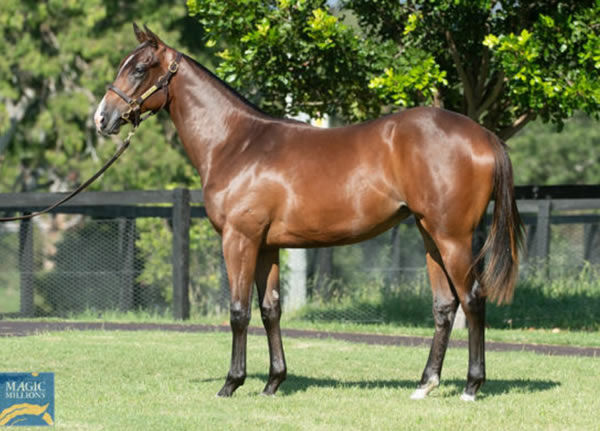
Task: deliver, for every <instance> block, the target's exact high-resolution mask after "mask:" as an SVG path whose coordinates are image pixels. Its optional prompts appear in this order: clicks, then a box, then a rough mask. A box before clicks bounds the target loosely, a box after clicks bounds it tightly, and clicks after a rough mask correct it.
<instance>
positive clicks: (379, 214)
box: [266, 203, 410, 248]
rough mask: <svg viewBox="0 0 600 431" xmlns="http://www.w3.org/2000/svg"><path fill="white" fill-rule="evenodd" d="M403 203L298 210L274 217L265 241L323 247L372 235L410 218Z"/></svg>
mask: <svg viewBox="0 0 600 431" xmlns="http://www.w3.org/2000/svg"><path fill="white" fill-rule="evenodd" d="M408 215H410V211H409V210H408V207H407V206H406V204H404V203H399V204H398V203H397V204H395V205H394V206H388V208H386V207H385V206H380V207H379V208H371V209H370V210H369V209H365V210H360V209H358V208H357V207H356V206H354V207H352V206H346V207H344V206H341V207H335V208H331V207H329V208H328V207H324V208H321V209H320V210H318V211H308V210H306V211H302V210H299V211H297V212H294V213H293V214H290V215H288V216H287V217H281V218H279V219H277V220H274V221H273V223H272V224H271V226H270V227H269V229H268V231H267V235H266V244H267V245H268V246H274V247H290V248H293V247H323V246H330V245H343V244H352V243H356V242H359V241H363V240H365V239H368V238H372V237H374V236H376V235H378V234H380V233H382V232H384V231H386V230H387V229H389V228H391V227H393V226H394V225H396V224H397V223H398V222H399V221H400V220H402V219H404V218H406V217H408Z"/></svg>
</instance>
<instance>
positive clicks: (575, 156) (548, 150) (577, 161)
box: [510, 114, 600, 185]
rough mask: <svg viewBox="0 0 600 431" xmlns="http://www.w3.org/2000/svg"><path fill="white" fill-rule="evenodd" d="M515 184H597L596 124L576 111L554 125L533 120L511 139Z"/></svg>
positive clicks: (599, 142)
mask: <svg viewBox="0 0 600 431" xmlns="http://www.w3.org/2000/svg"><path fill="white" fill-rule="evenodd" d="M511 148H512V149H511V151H510V157H511V159H512V161H513V168H514V172H515V183H516V184H548V185H550V184H596V183H600V127H598V123H597V122H595V121H593V120H592V119H591V118H589V117H587V116H585V115H583V114H576V115H575V116H574V117H573V118H572V119H570V120H568V121H566V122H565V126H564V130H563V131H562V132H561V133H558V132H557V131H556V127H553V126H550V125H548V124H543V123H542V122H541V121H535V122H533V123H531V124H529V125H528V126H527V127H526V128H525V129H524V130H523V131H522V132H521V133H519V134H518V135H517V136H515V137H514V138H513V139H512V140H511Z"/></svg>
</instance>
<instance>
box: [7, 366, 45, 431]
mask: <svg viewBox="0 0 600 431" xmlns="http://www.w3.org/2000/svg"><path fill="white" fill-rule="evenodd" d="M50 425H54V373H0V426H50Z"/></svg>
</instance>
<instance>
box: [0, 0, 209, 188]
mask: <svg viewBox="0 0 600 431" xmlns="http://www.w3.org/2000/svg"><path fill="white" fill-rule="evenodd" d="M134 19H136V20H139V21H141V22H146V23H148V24H149V25H150V26H152V27H153V28H154V29H155V30H156V31H157V32H160V34H161V36H163V37H164V38H165V40H171V41H172V42H173V43H174V44H175V43H177V44H178V46H180V47H182V48H184V49H186V50H187V51H188V52H190V54H192V55H194V56H200V55H201V52H202V51H201V50H200V49H198V47H199V45H198V44H197V43H195V41H196V35H197V34H198V32H199V29H198V25H197V24H196V23H195V22H194V21H193V20H191V19H189V18H188V17H187V12H186V10H185V6H184V5H182V4H181V3H180V2H177V1H174V0H173V1H162V0H161V1H158V0H140V1H135V2H122V1H119V0H109V1H100V0H91V1H85V2H61V1H44V2H37V1H4V2H2V3H1V6H0V32H1V33H2V38H0V55H1V56H2V62H0V163H1V165H0V187H1V188H3V189H4V191H8V190H11V189H14V190H24V189H27V190H31V189H46V188H48V186H50V185H51V186H52V187H51V188H52V189H53V190H56V189H59V190H60V189H68V188H72V187H73V183H77V182H81V181H83V180H84V179H86V177H88V176H90V175H91V174H92V173H93V172H95V171H96V170H98V168H99V167H100V166H101V165H102V163H103V162H104V161H105V160H106V159H107V158H108V157H110V155H111V154H112V153H113V152H114V151H115V142H114V141H113V140H111V139H106V138H102V137H100V136H98V135H97V133H96V131H95V127H94V124H93V121H92V115H93V112H94V110H95V108H96V106H97V104H98V103H99V101H100V98H101V97H102V95H103V94H104V92H105V86H106V84H107V83H109V82H111V81H112V80H113V79H114V76H115V72H116V68H117V65H118V64H119V61H120V60H121V59H122V58H123V56H124V55H125V54H126V53H127V52H129V51H131V49H132V48H133V47H134V46H135V44H136V43H137V42H136V41H135V37H134V36H133V32H132V30H131V23H132V21H133V20H134ZM175 136H176V133H175V130H174V128H173V127H172V125H171V124H170V122H169V121H168V118H167V116H166V115H165V114H163V115H161V116H160V118H156V119H152V120H149V121H148V122H147V123H144V127H143V128H141V129H140V131H139V132H138V135H137V136H136V138H134V141H133V142H132V145H131V147H130V149H129V150H128V152H127V153H126V154H125V155H124V156H123V157H122V159H121V160H119V163H117V164H116V165H115V166H114V167H112V168H111V169H110V170H109V171H108V172H107V173H105V174H104V176H103V179H102V181H99V182H97V183H96V184H94V186H93V187H94V188H96V189H99V188H102V187H105V188H110V189H111V190H114V189H119V188H121V189H131V188H163V187H165V186H168V185H169V184H172V183H177V184H182V183H183V184H186V185H194V184H198V183H199V182H198V180H197V176H196V175H195V173H194V171H193V168H192V167H191V165H189V163H187V161H186V159H185V157H184V155H183V151H181V150H179V148H178V146H177V147H176V148H177V149H176V150H171V151H165V148H166V147H167V146H168V145H169V144H172V145H173V146H175V141H176V138H175ZM2 159H3V161H1V160H2ZM158 160H160V163H157V161H158ZM19 177H20V178H21V181H19V182H18V183H17V184H15V179H17V178H19ZM25 178H28V180H27V181H25V180H24V179H25Z"/></svg>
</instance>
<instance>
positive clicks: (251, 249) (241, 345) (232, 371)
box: [217, 229, 258, 397]
mask: <svg viewBox="0 0 600 431" xmlns="http://www.w3.org/2000/svg"><path fill="white" fill-rule="evenodd" d="M257 253H258V245H257V244H255V241H252V240H250V239H249V238H248V237H246V236H245V235H243V234H242V233H240V232H237V231H235V230H233V229H227V230H224V232H223V255H224V257H225V263H226V265H227V275H228V277H229V287H230V289H231V302H230V322H231V332H232V334H233V343H232V347H231V365H230V368H229V373H227V379H226V380H225V384H224V385H223V387H222V388H221V390H220V391H219V392H218V393H217V395H218V396H220V397H229V396H231V395H232V394H233V392H234V391H235V390H236V389H237V388H238V387H239V386H241V385H243V384H244V381H245V379H246V339H247V335H248V323H250V301H251V297H252V284H253V281H254V272H255V269H256V258H257Z"/></svg>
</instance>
